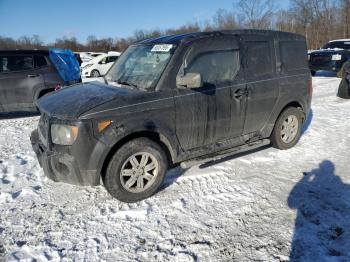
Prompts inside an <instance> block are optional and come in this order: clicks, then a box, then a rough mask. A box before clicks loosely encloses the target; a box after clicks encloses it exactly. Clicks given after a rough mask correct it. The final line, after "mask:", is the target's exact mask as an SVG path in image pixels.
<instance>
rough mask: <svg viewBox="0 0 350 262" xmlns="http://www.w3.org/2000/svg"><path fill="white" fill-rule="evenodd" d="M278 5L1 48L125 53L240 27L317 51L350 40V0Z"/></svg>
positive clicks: (264, 3)
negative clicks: (158, 41)
mask: <svg viewBox="0 0 350 262" xmlns="http://www.w3.org/2000/svg"><path fill="white" fill-rule="evenodd" d="M278 3H279V1H277V0H236V2H235V3H233V5H232V10H224V9H219V10H217V12H216V13H215V15H214V16H213V17H212V18H211V19H209V20H204V21H200V22H193V23H188V24H186V25H184V26H181V27H179V28H173V29H166V30H158V29H155V30H136V31H135V32H134V33H133V34H132V35H131V36H130V37H126V38H112V37H108V38H100V39H98V38H97V37H95V36H93V35H91V36H89V37H87V39H86V42H85V43H81V42H79V41H78V40H77V38H76V37H63V38H57V39H56V41H55V42H54V43H48V44H45V43H43V41H42V40H41V38H40V36H38V35H33V36H23V37H20V38H18V39H13V38H10V37H5V36H0V49H33V48H37V49H39V48H44V47H58V48H68V49H71V50H73V51H96V52H98V51H100V52H102V51H103V52H107V51H110V50H116V51H123V50H125V49H126V48H127V47H128V46H129V45H130V44H131V43H134V42H137V41H140V40H142V39H145V38H151V37H159V36H162V35H169V34H177V33H188V32H196V31H215V30H232V29H241V28H252V29H272V30H281V31H287V32H293V33H299V34H302V35H304V36H305V37H306V39H307V43H308V48H309V49H317V48H319V47H321V46H322V45H323V44H324V43H326V42H328V41H329V40H332V39H338V38H350V0H290V5H289V8H287V9H280V8H279V7H278Z"/></svg>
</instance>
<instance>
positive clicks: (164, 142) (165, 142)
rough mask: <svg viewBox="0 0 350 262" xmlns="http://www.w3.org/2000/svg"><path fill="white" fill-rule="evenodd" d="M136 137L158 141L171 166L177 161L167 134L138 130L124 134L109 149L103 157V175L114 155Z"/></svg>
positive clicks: (101, 171) (101, 172)
mask: <svg viewBox="0 0 350 262" xmlns="http://www.w3.org/2000/svg"><path fill="white" fill-rule="evenodd" d="M136 138H148V139H150V140H152V141H153V142H155V143H157V144H158V145H160V146H161V147H162V149H163V150H164V153H165V154H166V156H167V160H168V163H169V165H170V166H171V165H173V164H174V163H175V159H176V156H175V150H174V148H173V146H172V145H171V143H170V141H169V139H168V138H167V137H166V136H164V135H163V134H161V133H158V132H156V131H138V132H135V133H131V134H129V135H126V136H124V137H123V138H121V139H120V140H118V141H117V142H116V143H115V144H114V145H113V146H112V147H111V148H110V149H109V151H108V153H107V154H106V156H105V157H104V159H103V163H102V166H101V168H100V175H101V177H103V176H104V175H105V173H106V169H107V167H108V164H109V162H110V160H111V159H112V157H113V155H114V154H115V153H116V152H117V151H118V150H119V149H120V148H121V147H122V146H123V145H125V144H126V143H127V142H129V141H131V140H133V139H136Z"/></svg>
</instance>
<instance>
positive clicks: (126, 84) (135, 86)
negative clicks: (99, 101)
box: [115, 81, 138, 88]
mask: <svg viewBox="0 0 350 262" xmlns="http://www.w3.org/2000/svg"><path fill="white" fill-rule="evenodd" d="M115 82H116V83H117V84H119V85H125V86H131V87H134V88H138V87H137V85H135V84H131V83H128V82H126V81H115Z"/></svg>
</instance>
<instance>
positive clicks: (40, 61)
mask: <svg viewBox="0 0 350 262" xmlns="http://www.w3.org/2000/svg"><path fill="white" fill-rule="evenodd" d="M42 66H47V61H46V58H45V56H43V55H37V56H35V67H42Z"/></svg>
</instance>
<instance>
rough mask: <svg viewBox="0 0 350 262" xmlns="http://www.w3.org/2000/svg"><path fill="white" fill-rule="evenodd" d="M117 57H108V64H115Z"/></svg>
mask: <svg viewBox="0 0 350 262" xmlns="http://www.w3.org/2000/svg"><path fill="white" fill-rule="evenodd" d="M117 58H118V57H117V56H109V57H108V60H107V63H112V62H115V60H117Z"/></svg>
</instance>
